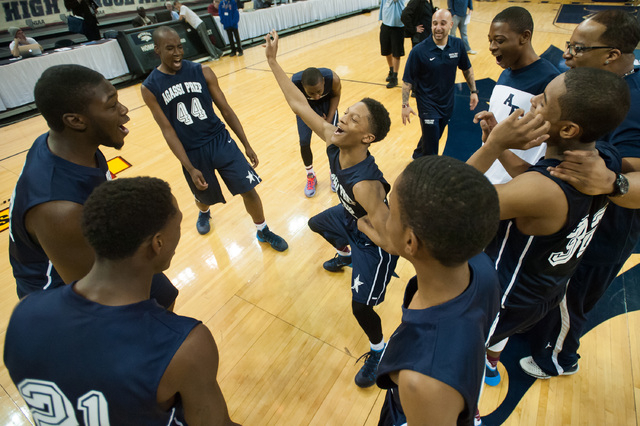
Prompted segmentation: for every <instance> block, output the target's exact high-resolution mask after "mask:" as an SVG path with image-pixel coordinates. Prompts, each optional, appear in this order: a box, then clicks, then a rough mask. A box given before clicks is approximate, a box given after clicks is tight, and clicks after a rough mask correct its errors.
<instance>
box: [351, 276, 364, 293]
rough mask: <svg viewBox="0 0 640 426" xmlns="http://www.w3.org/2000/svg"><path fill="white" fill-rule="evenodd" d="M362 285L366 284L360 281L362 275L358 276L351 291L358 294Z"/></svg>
mask: <svg viewBox="0 0 640 426" xmlns="http://www.w3.org/2000/svg"><path fill="white" fill-rule="evenodd" d="M362 284H364V283H363V282H362V281H360V274H358V276H357V277H356V279H355V280H353V285H352V286H351V290H355V291H356V293H357V292H358V287H360V286H361V285H362Z"/></svg>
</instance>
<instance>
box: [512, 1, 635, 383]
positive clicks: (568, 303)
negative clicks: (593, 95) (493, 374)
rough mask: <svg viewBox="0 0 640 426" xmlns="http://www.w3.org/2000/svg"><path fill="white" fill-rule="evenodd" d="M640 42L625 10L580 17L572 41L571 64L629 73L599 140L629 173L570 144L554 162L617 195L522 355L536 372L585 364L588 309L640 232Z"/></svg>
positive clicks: (579, 185)
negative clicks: (622, 104) (615, 119)
mask: <svg viewBox="0 0 640 426" xmlns="http://www.w3.org/2000/svg"><path fill="white" fill-rule="evenodd" d="M638 42H640V24H638V21H637V20H636V18H635V17H633V16H632V15H631V14H629V13H627V12H624V11H620V10H606V11H602V12H599V13H597V14H595V15H594V16H592V17H590V18H589V19H586V20H585V21H583V22H582V23H581V24H580V25H578V27H576V29H575V30H574V32H573V34H572V36H571V40H570V41H568V42H567V45H566V48H565V52H564V58H565V61H566V64H567V66H569V67H571V68H581V67H591V68H599V69H603V70H607V71H610V72H612V73H614V74H617V75H619V76H621V77H624V79H625V80H626V82H627V84H628V85H629V88H630V92H631V108H630V109H629V113H628V115H627V117H626V119H625V120H624V121H623V122H622V124H620V126H618V128H616V130H614V131H613V132H612V133H610V134H609V135H607V136H605V138H604V142H600V143H602V144H606V143H611V144H613V145H614V146H615V147H616V148H617V149H618V151H619V152H620V156H621V157H622V172H623V173H624V174H616V173H614V172H613V171H611V170H609V169H607V168H606V166H605V165H604V161H603V160H602V159H601V158H600V156H598V155H597V153H596V152H595V151H594V152H592V153H587V152H586V151H583V152H577V151H567V152H566V153H565V160H564V162H563V163H561V164H560V165H559V166H557V167H555V168H554V169H552V170H553V171H552V172H551V175H552V176H556V177H558V178H560V179H563V180H565V181H567V182H568V183H570V184H572V185H573V186H574V187H575V188H576V189H578V190H579V191H581V192H583V193H585V194H589V195H597V194H609V199H610V200H611V201H612V203H611V204H610V205H609V207H608V209H607V211H606V213H605V215H604V216H603V218H602V220H601V222H600V227H599V228H598V231H597V232H596V233H595V235H594V237H593V241H592V242H591V244H590V245H589V247H588V249H587V250H586V252H585V254H584V256H583V259H582V262H581V263H580V265H579V266H578V269H577V270H576V272H575V274H574V276H573V277H572V279H571V282H570V283H569V286H568V289H567V293H566V296H565V301H563V303H561V305H560V307H558V308H556V309H554V310H553V311H551V312H550V313H549V314H548V315H547V317H545V319H543V320H542V321H540V323H538V325H537V329H536V330H534V333H532V334H531V335H530V337H531V339H532V341H531V348H532V352H533V353H532V356H529V357H526V358H523V359H521V360H520V365H521V367H522V368H523V370H524V371H525V372H526V373H527V374H529V375H531V376H533V377H536V378H540V379H548V378H549V377H551V376H558V375H569V374H574V373H576V372H577V371H578V359H579V358H580V357H579V355H578V353H577V351H578V347H579V345H580V341H579V339H580V336H581V334H582V331H583V329H584V324H585V322H586V318H585V317H586V314H587V313H588V312H589V311H590V310H591V309H592V308H593V307H594V305H595V304H596V302H597V301H598V300H599V299H600V297H602V295H603V294H604V292H605V291H606V290H607V288H608V287H609V285H610V284H611V282H612V281H613V280H614V278H615V277H616V276H617V274H618V272H619V271H620V269H621V268H622V266H623V264H624V262H625V261H626V259H627V258H628V257H629V255H630V254H631V252H632V251H633V249H634V247H635V245H636V243H637V242H638V239H639V238H640V210H633V209H638V208H640V68H635V67H634V59H635V57H634V53H633V51H634V49H635V47H636V46H637V44H638ZM594 119H597V117H595V118H594ZM629 189H631V191H629V193H628V194H627V191H628V190H629ZM625 194H626V195H625ZM614 203H615V204H614ZM563 325H564V327H563Z"/></svg>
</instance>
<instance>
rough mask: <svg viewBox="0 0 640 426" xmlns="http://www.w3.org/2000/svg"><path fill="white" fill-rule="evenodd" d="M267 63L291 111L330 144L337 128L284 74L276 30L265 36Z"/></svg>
mask: <svg viewBox="0 0 640 426" xmlns="http://www.w3.org/2000/svg"><path fill="white" fill-rule="evenodd" d="M264 39H265V42H266V45H265V47H266V49H265V54H266V56H267V63H268V64H269V67H270V68H271V71H272V72H273V76H274V77H275V78H276V81H277V82H278V85H279V86H280V90H282V93H283V94H284V97H285V99H286V100H287V103H288V104H289V107H291V110H292V111H293V112H294V113H295V114H296V115H297V116H298V117H300V118H301V119H302V121H304V122H305V123H306V124H307V126H309V128H310V129H311V130H313V132H314V133H315V134H316V135H318V136H319V137H320V138H322V140H324V141H325V142H327V143H329V141H330V140H331V135H332V134H333V133H334V132H335V130H336V127H335V126H334V125H332V124H329V123H327V122H326V121H325V120H324V119H323V118H322V117H320V116H319V115H318V114H317V113H316V112H315V111H314V110H313V109H312V108H311V107H310V106H309V102H307V99H306V98H305V97H304V95H303V94H302V92H301V91H300V90H299V89H298V88H297V87H296V85H295V84H293V83H292V82H291V80H290V79H289V77H288V76H287V74H286V73H285V72H284V70H283V69H282V67H281V66H280V64H278V61H277V60H276V56H277V54H278V33H276V31H275V30H273V31H271V32H270V33H269V34H267V35H266V36H265V38H264Z"/></svg>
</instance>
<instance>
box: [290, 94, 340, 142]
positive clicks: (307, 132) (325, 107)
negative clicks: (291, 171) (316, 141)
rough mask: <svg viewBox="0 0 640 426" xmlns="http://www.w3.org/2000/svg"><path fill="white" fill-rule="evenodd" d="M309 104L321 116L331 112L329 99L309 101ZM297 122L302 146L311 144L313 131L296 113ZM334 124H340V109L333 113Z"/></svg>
mask: <svg viewBox="0 0 640 426" xmlns="http://www.w3.org/2000/svg"><path fill="white" fill-rule="evenodd" d="M309 106H310V107H311V109H313V110H314V111H315V112H316V113H317V114H318V115H319V116H320V117H324V116H325V115H327V113H328V112H329V99H326V100H324V101H322V102H309ZM296 122H297V123H298V137H299V138H300V146H309V145H311V134H312V133H313V132H312V131H311V129H310V128H309V126H307V125H306V124H305V122H304V121H302V119H301V118H300V117H298V116H297V115H296ZM331 123H332V124H333V125H334V126H337V125H338V110H336V113H335V114H334V115H333V121H332V122H331Z"/></svg>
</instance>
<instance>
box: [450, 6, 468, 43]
mask: <svg viewBox="0 0 640 426" xmlns="http://www.w3.org/2000/svg"><path fill="white" fill-rule="evenodd" d="M465 19H467V17H466V16H458V15H453V28H452V29H451V35H452V36H454V37H455V36H456V29H457V28H460V38H461V39H462V42H463V43H464V47H465V48H466V49H467V52H468V51H469V50H471V48H470V47H469V38H468V37H467V24H465V23H464V21H465Z"/></svg>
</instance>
